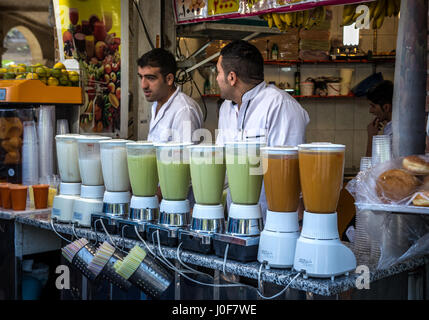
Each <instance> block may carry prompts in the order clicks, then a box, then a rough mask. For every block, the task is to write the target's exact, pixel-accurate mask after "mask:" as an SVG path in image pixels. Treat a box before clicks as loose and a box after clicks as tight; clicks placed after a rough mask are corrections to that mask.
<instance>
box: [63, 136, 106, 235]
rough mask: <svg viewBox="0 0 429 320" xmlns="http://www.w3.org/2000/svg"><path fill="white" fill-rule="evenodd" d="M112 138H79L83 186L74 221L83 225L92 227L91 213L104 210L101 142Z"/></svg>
mask: <svg viewBox="0 0 429 320" xmlns="http://www.w3.org/2000/svg"><path fill="white" fill-rule="evenodd" d="M110 139H111V138H110V137H103V136H86V137H81V138H78V139H77V143H78V152H79V170H80V176H81V178H82V186H81V192H80V198H79V199H77V200H76V201H75V202H74V206H73V219H72V222H73V223H75V224H77V225H79V226H81V227H90V226H91V215H92V214H99V213H101V212H102V208H103V195H104V180H103V174H102V171H101V159H100V144H99V142H100V141H104V140H110Z"/></svg>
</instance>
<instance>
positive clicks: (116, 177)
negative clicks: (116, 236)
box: [91, 139, 131, 233]
mask: <svg viewBox="0 0 429 320" xmlns="http://www.w3.org/2000/svg"><path fill="white" fill-rule="evenodd" d="M128 142H129V140H124V139H111V140H104V141H99V144H100V158H101V172H102V173H103V181H104V187H105V189H106V191H105V192H104V195H103V210H102V214H101V215H92V218H91V219H92V222H91V223H92V225H93V226H94V227H95V229H96V230H100V231H101V230H103V228H102V225H101V224H100V223H99V224H96V221H97V220H100V219H101V221H102V222H103V224H104V226H105V227H106V229H108V231H109V232H112V233H116V232H117V225H118V219H127V218H128V210H129V203H130V199H131V193H130V189H131V187H130V179H129V175H128V162H127V149H126V144H127V143H128Z"/></svg>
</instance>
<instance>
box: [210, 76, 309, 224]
mask: <svg viewBox="0 0 429 320" xmlns="http://www.w3.org/2000/svg"><path fill="white" fill-rule="evenodd" d="M246 109H247V111H246ZM309 122H310V118H309V116H308V113H307V111H305V110H304V109H303V108H302V107H301V105H300V104H299V103H298V102H297V101H296V100H295V99H294V98H293V97H291V96H290V95H289V94H288V93H287V92H285V91H283V90H280V89H278V88H277V87H275V86H273V85H267V84H266V83H265V82H261V83H260V84H258V85H257V86H256V87H254V88H253V89H251V90H249V91H247V92H246V93H245V94H244V95H243V97H242V104H241V108H240V110H238V106H237V105H236V104H234V103H233V102H232V101H230V100H225V102H224V103H223V104H222V106H221V108H220V111H219V126H218V127H219V128H218V130H219V131H218V135H217V138H216V143H217V144H223V143H225V142H228V141H242V140H243V141H246V140H247V141H255V140H258V141H261V142H265V143H266V145H267V146H297V145H298V144H301V143H305V128H306V126H307V124H308V123H309ZM230 201H231V200H230V193H229V192H228V207H229V205H230ZM259 203H260V205H261V209H262V215H263V218H264V222H265V214H266V209H267V202H266V197H265V188H264V186H262V190H261V196H260V199H259Z"/></svg>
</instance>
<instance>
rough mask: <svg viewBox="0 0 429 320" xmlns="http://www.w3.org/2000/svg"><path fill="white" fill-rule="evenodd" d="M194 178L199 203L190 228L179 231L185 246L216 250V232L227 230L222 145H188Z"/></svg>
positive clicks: (194, 249) (209, 251) (210, 250)
mask: <svg viewBox="0 0 429 320" xmlns="http://www.w3.org/2000/svg"><path fill="white" fill-rule="evenodd" d="M188 150H189V158H190V170H191V181H192V186H193V192H194V197H195V201H196V204H195V205H194V208H193V211H192V219H191V226H190V228H189V230H187V229H181V230H179V239H180V240H181V241H182V244H183V248H184V249H188V250H191V251H196V252H201V253H211V252H212V251H213V242H212V238H213V235H214V233H223V232H225V217H224V207H223V205H222V204H221V203H222V194H223V187H224V183H225V171H226V166H225V161H224V148H223V146H216V145H195V146H190V147H188Z"/></svg>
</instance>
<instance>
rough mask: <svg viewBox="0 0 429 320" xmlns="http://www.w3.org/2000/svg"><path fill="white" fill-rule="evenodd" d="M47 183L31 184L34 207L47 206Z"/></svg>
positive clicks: (41, 207)
mask: <svg viewBox="0 0 429 320" xmlns="http://www.w3.org/2000/svg"><path fill="white" fill-rule="evenodd" d="M48 192H49V184H36V185H34V186H33V196H34V208H35V209H45V208H47V207H48Z"/></svg>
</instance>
